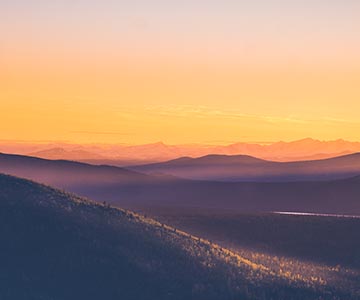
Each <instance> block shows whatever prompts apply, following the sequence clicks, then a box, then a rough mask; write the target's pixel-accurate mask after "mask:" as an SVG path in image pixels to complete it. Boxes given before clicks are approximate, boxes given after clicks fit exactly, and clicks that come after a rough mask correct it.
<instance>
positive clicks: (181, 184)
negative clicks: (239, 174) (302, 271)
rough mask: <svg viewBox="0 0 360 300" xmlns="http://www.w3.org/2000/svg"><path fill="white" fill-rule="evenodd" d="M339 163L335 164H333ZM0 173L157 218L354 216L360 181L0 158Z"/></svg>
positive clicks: (358, 208) (359, 207)
mask: <svg viewBox="0 0 360 300" xmlns="http://www.w3.org/2000/svg"><path fill="white" fill-rule="evenodd" d="M339 160H341V158H339ZM0 172H3V173H8V174H11V175H15V176H20V177H25V178H29V179H32V180H36V181H40V182H42V183H46V184H49V185H52V186H55V187H57V188H63V189H66V190H68V191H70V192H74V193H77V194H79V195H82V196H86V197H89V198H92V199H94V200H98V201H103V200H104V199H106V201H109V202H110V203H112V204H114V205H118V206H121V207H125V208H129V209H133V210H134V209H135V210H142V211H149V212H152V213H155V214H156V213H157V212H159V211H162V210H163V209H165V208H167V207H172V208H177V209H186V210H192V209H193V208H200V209H204V210H209V209H211V210H216V211H218V210H222V211H226V210H227V211H235V212H269V211H295V212H315V213H330V214H350V215H351V214H354V215H360V200H359V199H360V178H359V177H354V178H349V179H341V180H332V181H314V182H277V183H269V182H211V181H193V180H182V179H178V178H175V177H169V176H148V175H143V174H139V173H137V172H133V171H128V170H126V169H122V168H118V167H109V166H92V165H87V164H83V163H76V162H68V161H51V160H43V159H37V158H31V157H25V156H16V155H15V156H14V155H5V154H2V155H0Z"/></svg>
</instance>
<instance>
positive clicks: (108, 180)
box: [0, 153, 151, 188]
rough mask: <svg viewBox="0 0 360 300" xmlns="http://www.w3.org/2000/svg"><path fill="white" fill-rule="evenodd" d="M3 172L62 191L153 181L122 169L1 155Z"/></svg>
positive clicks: (0, 163) (0, 168)
mask: <svg viewBox="0 0 360 300" xmlns="http://www.w3.org/2000/svg"><path fill="white" fill-rule="evenodd" d="M0 172H2V173H7V174H10V175H16V176H19V177H24V178H28V179H32V180H35V181H39V182H42V183H46V184H51V185H54V186H56V187H61V188H72V187H76V186H80V185H82V184H84V185H85V186H87V185H94V186H97V185H102V186H104V185H107V184H115V183H127V184H131V183H140V182H143V181H149V180H151V177H150V176H147V175H144V174H140V173H138V172H134V171H130V170H127V169H124V168H120V167H113V166H96V165H90V164H86V163H80V162H75V161H67V160H47V159H41V158H36V157H31V156H22V155H13V154H3V153H0Z"/></svg>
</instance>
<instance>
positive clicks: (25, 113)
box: [0, 0, 360, 144]
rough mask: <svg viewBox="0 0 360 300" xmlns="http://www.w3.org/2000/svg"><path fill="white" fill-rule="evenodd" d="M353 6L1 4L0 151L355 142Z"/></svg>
mask: <svg viewBox="0 0 360 300" xmlns="http://www.w3.org/2000/svg"><path fill="white" fill-rule="evenodd" d="M359 32H360V1H358V0H326V1H325V0H311V1H310V0H301V1H300V0H287V1H285V0H252V1H241V0H237V1H235V0H232V1H230V0H221V1H220V0H219V1H215V0H207V1H205V0H181V1H180V0H178V1H171V0H167V1H165V0H154V1H151V0H127V1H125V0H118V1H115V0H101V1H100V0H87V1H85V0H71V1H70V0H62V1H56V0H53V1H45V0H26V1H25V0H22V1H21V0H0V107H1V109H0V139H2V140H26V141H45V140H46V141H50V140H51V141H54V140H56V141H70V142H77V143H89V142H99V143H124V142H125V143H133V144H141V143H150V142H155V141H163V142H166V143H172V144H181V143H213V144H224V143H231V142H236V141H247V142H248V141H277V140H295V139H300V138H304V137H313V138H317V139H324V140H327V139H337V138H344V139H348V140H354V141H355V140H360V137H359V132H360V118H359V111H360V54H359V53H360V34H359Z"/></svg>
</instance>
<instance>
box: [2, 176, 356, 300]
mask: <svg viewBox="0 0 360 300" xmlns="http://www.w3.org/2000/svg"><path fill="white" fill-rule="evenodd" d="M0 234H1V237H2V241H3V242H2V244H1V248H0V252H1V255H0V265H1V278H0V279H1V280H0V298H1V299H271V298H272V299H356V297H357V294H356V291H353V290H352V289H349V288H343V287H341V286H339V287H337V286H332V285H329V284H327V282H326V281H324V280H322V279H321V278H317V277H309V278H304V277H301V276H296V274H281V273H279V274H275V273H274V272H271V271H270V270H268V269H267V268H266V267H263V266H262V265H261V264H255V263H252V262H251V261H250V260H246V259H243V258H242V257H240V256H238V255H236V254H235V253H232V252H230V251H228V250H226V249H224V248H220V247H219V246H217V245H214V244H211V243H209V242H206V241H203V240H199V239H197V238H195V237H192V236H189V235H187V234H185V233H182V232H178V231H176V230H174V229H172V228H170V227H167V226H165V225H162V224H160V223H157V222H155V221H152V220H150V219H145V218H143V217H141V216H139V215H136V214H133V213H131V212H127V211H124V210H119V209H115V208H111V207H109V206H107V205H106V204H105V205H102V204H96V203H94V202H91V201H87V200H84V199H81V198H78V197H76V196H73V195H69V194H66V193H63V192H60V191H58V190H54V189H52V188H50V187H46V186H42V185H39V184H36V183H34V182H30V181H26V180H22V179H18V178H14V177H10V176H5V175H0Z"/></svg>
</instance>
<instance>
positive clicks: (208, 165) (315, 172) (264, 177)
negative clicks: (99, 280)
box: [131, 153, 360, 182]
mask: <svg viewBox="0 0 360 300" xmlns="http://www.w3.org/2000/svg"><path fill="white" fill-rule="evenodd" d="M131 169H132V170H136V171H140V172H144V173H148V174H152V173H163V174H168V175H173V176H178V177H182V178H187V179H195V180H216V181H257V182H259V181H266V182H274V181H277V182H282V181H285V182H286V181H311V180H316V181H318V180H333V179H343V178H347V177H352V176H355V175H359V174H360V153H354V154H349V155H344V156H339V157H334V158H328V159H320V160H309V161H294V162H275V161H267V160H262V159H258V158H255V157H251V156H247V155H233V156H227V155H207V156H203V157H199V158H189V157H184V158H180V159H175V160H171V161H167V162H163V163H155V164H148V165H141V166H132V167H131Z"/></svg>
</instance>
